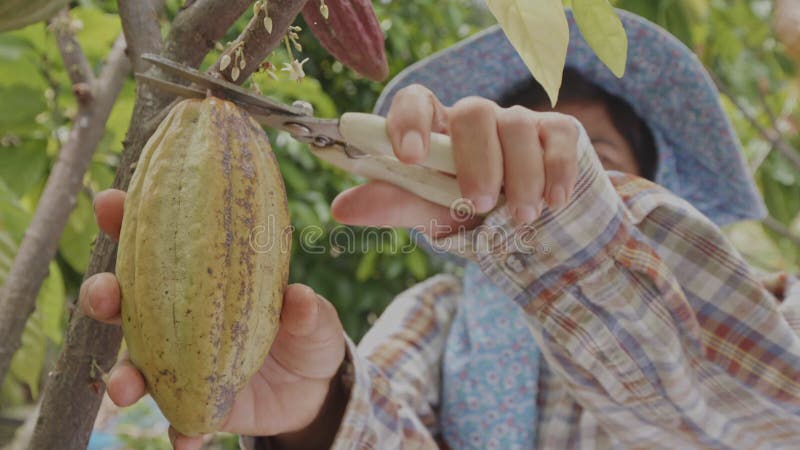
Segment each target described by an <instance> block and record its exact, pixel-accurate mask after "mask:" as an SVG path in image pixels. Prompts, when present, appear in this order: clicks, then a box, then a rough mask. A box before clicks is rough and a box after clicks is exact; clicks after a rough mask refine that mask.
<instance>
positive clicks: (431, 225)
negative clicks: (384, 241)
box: [331, 181, 480, 237]
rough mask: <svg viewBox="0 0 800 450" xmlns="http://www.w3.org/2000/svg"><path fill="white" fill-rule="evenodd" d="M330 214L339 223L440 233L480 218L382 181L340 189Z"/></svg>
mask: <svg viewBox="0 0 800 450" xmlns="http://www.w3.org/2000/svg"><path fill="white" fill-rule="evenodd" d="M331 213H332V214H333V217H334V218H335V219H336V220H337V221H338V222H341V223H344V224H348V225H358V226H371V227H387V226H389V227H402V228H414V229H417V230H419V231H422V232H423V233H425V234H427V235H429V236H433V237H442V236H447V235H450V234H453V233H454V232H457V231H458V230H459V229H460V228H463V229H471V228H474V227H476V226H478V224H479V223H480V218H469V217H464V216H463V215H461V214H460V213H458V212H456V211H451V210H450V209H448V208H445V207H443V206H439V205H437V204H435V203H432V202H429V201H427V200H425V199H423V198H420V197H417V196H416V195H414V194H412V193H411V192H408V191H406V190H404V189H402V188H399V187H397V186H394V185H392V184H389V183H385V182H382V181H371V182H369V183H367V184H363V185H360V186H356V187H354V188H350V189H348V190H346V191H344V192H342V193H340V194H339V195H338V196H337V197H336V198H335V199H334V200H333V203H332V204H331Z"/></svg>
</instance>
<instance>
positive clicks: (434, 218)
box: [80, 13, 800, 449]
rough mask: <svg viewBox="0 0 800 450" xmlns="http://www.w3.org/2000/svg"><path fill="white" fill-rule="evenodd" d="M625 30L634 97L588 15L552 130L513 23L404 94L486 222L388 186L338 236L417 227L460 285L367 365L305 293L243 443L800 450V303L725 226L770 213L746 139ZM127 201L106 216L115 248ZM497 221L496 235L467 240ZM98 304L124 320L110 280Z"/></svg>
mask: <svg viewBox="0 0 800 450" xmlns="http://www.w3.org/2000/svg"><path fill="white" fill-rule="evenodd" d="M620 15H621V18H622V21H623V24H624V27H625V29H626V30H627V33H628V39H629V45H630V48H629V54H628V66H627V69H626V74H625V76H624V77H623V78H622V79H617V78H615V77H614V76H613V75H612V74H611V72H610V71H609V70H608V69H606V68H605V67H604V66H603V65H602V64H601V63H600V62H599V61H598V60H597V59H596V57H595V56H594V55H593V53H592V52H591V51H590V49H589V48H588V46H587V44H586V43H585V42H584V41H583V40H582V38H581V37H580V35H579V33H578V32H577V29H576V28H575V26H574V23H572V19H571V18H570V21H571V23H570V27H571V30H570V31H571V42H570V47H569V53H568V58H567V71H566V75H565V81H564V86H563V88H562V92H561V100H560V101H559V103H558V106H557V107H556V109H555V112H552V111H542V112H534V111H532V110H531V109H530V108H535V109H548V108H547V106H546V105H547V102H546V101H545V100H544V95H543V94H542V92H541V89H540V88H539V87H538V86H537V85H536V84H535V83H534V82H532V80H531V78H530V75H529V72H528V70H527V68H526V67H525V66H524V65H523V63H522V62H521V61H520V60H519V58H518V57H517V55H516V53H515V52H514V50H513V49H512V48H511V46H510V45H509V43H508V42H507V41H506V39H505V37H504V36H503V34H502V32H501V31H500V30H498V29H497V28H494V29H490V30H487V31H486V32H483V33H481V34H479V35H477V36H474V37H472V38H469V39H468V40H467V41H465V42H463V43H461V44H459V45H457V46H455V47H453V48H451V49H448V50H446V51H444V52H442V53H439V54H436V55H434V56H432V57H431V58H429V59H427V60H425V61H423V62H420V63H418V64H416V65H414V66H412V67H410V68H409V69H408V70H406V71H405V72H404V73H402V74H401V75H400V76H398V77H397V78H396V79H395V80H394V81H393V82H392V83H391V84H390V85H389V87H388V88H387V89H386V91H385V93H384V95H383V96H382V97H381V99H380V101H379V104H378V106H377V111H378V112H380V113H382V114H386V115H387V116H388V122H389V125H388V127H389V134H390V137H391V139H392V141H393V144H394V149H395V153H396V155H397V156H398V158H400V159H401V160H403V161H405V162H408V163H414V162H419V161H421V160H423V158H424V157H425V154H426V151H427V141H428V136H429V133H430V132H431V131H437V132H446V133H448V134H450V136H451V137H452V141H453V151H454V157H455V162H456V167H457V169H458V182H459V185H460V187H461V191H462V193H463V195H464V196H465V198H467V199H469V200H471V201H472V203H473V204H474V205H475V208H476V210H477V213H479V214H484V213H487V212H490V211H491V212H490V213H489V214H488V215H487V216H486V217H485V219H483V220H481V219H478V218H474V219H469V220H466V221H464V220H463V218H461V217H459V216H457V215H451V214H450V211H448V210H447V208H441V207H438V206H436V205H434V204H432V203H428V202H427V201H425V200H422V199H420V198H417V197H415V196H413V195H412V194H410V193H407V192H405V191H402V190H400V189H399V188H395V187H393V186H391V185H388V184H384V183H378V182H372V183H367V184H366V185H363V186H359V187H356V188H353V189H351V190H348V191H346V192H343V193H342V194H341V195H339V197H338V198H337V199H336V200H335V201H334V203H333V205H332V209H333V213H334V215H335V217H336V218H337V219H338V220H339V221H341V222H344V223H349V224H356V225H380V226H385V225H391V226H398V227H414V228H415V229H417V230H420V231H423V232H424V233H425V234H426V237H425V238H423V240H425V241H426V242H428V243H426V244H425V245H426V246H429V249H430V250H431V251H434V252H443V251H445V250H447V249H449V252H450V253H448V255H449V257H451V258H454V259H455V260H457V261H460V262H461V263H463V264H464V275H463V276H462V277H456V276H453V275H438V276H435V277H433V278H431V279H429V280H427V281H425V282H422V283H420V284H419V285H417V286H415V287H413V288H411V289H410V290H408V291H407V292H405V293H403V294H401V295H399V296H398V297H397V298H396V299H395V300H394V301H393V302H392V304H391V305H390V306H389V307H388V308H387V310H386V311H385V312H384V314H383V315H382V317H381V318H380V319H379V320H378V321H377V323H376V324H375V325H374V327H373V328H372V330H371V331H370V332H369V334H368V335H367V336H366V337H365V338H364V339H363V340H362V342H361V343H360V345H359V346H358V347H356V346H354V345H353V343H352V342H351V341H350V340H349V339H348V338H347V337H346V336H345V335H344V333H343V331H342V326H341V323H340V321H339V319H338V317H337V314H336V311H335V309H334V308H333V306H332V305H331V304H330V303H329V302H328V301H327V300H325V299H322V298H321V297H319V296H318V295H316V294H315V293H314V292H313V291H312V290H311V289H310V288H308V287H305V286H302V285H292V286H290V287H289V288H288V289H287V291H286V294H285V298H284V309H283V313H282V317H281V325H280V328H279V331H278V335H277V338H276V340H275V343H274V344H273V346H272V349H271V351H270V354H269V356H268V357H267V359H266V361H265V362H264V367H263V369H262V370H261V371H260V372H259V373H258V374H257V375H256V376H255V377H254V378H253V380H252V382H251V383H250V384H249V385H248V386H247V387H246V388H245V389H244V390H243V391H242V392H241V393H240V394H239V395H238V396H237V399H236V402H235V405H234V408H233V412H232V413H231V416H230V418H229V419H228V421H227V423H226V425H225V429H226V430H228V431H231V432H234V433H238V434H241V435H244V436H262V437H259V438H250V437H245V438H243V439H242V444H243V447H244V448H248V449H256V448H273V449H279V448H280V449H294V448H298V449H312V448H327V447H330V446H332V445H333V446H335V447H336V448H370V449H390V448H436V447H437V446H449V447H450V448H453V449H464V448H475V449H484V448H497V449H515V448H539V449H545V448H546V449H564V448H648V449H656V448H663V449H675V448H700V447H702V448H742V449H754V448H767V447H768V448H786V449H789V448H798V446H799V445H800V337H798V331H800V296H797V295H795V296H793V297H792V296H787V297H786V298H785V299H783V300H782V299H781V298H778V296H776V295H773V293H771V292H770V291H769V290H767V289H766V288H765V287H764V286H763V285H762V284H761V283H760V282H759V281H758V280H757V278H756V276H755V274H754V272H753V270H752V269H751V268H749V267H748V266H747V264H746V263H745V262H744V261H743V260H742V259H741V257H740V256H739V255H738V254H737V253H736V251H735V250H734V249H733V248H732V247H731V245H730V244H729V243H728V242H727V241H726V239H725V237H724V236H723V234H722V233H721V232H720V231H719V229H718V226H721V225H725V224H729V223H732V222H736V221H740V220H746V219H758V218H760V217H762V215H763V214H764V209H763V206H762V203H761V201H760V200H759V197H758V195H757V191H756V189H755V187H754V186H753V183H752V181H751V179H750V178H749V176H748V174H747V170H746V168H745V165H744V163H743V160H742V156H741V154H740V150H739V146H738V142H737V139H736V136H735V135H734V132H733V130H732V129H731V126H730V123H729V122H728V120H727V119H726V117H725V115H724V113H723V111H722V109H721V108H720V104H719V98H718V95H717V93H716V91H715V89H714V87H713V85H712V84H711V82H710V80H709V77H708V75H707V74H706V72H705V71H704V69H703V68H702V66H701V64H700V63H699V62H698V61H697V59H696V58H695V57H694V56H693V55H692V53H691V52H690V51H689V50H688V49H687V48H685V47H684V46H683V45H681V44H680V43H679V42H678V41H677V40H675V39H674V38H673V37H671V36H670V35H668V34H667V33H666V32H664V31H663V30H661V29H659V28H658V27H656V26H655V25H653V24H651V23H649V22H646V21H644V20H643V19H641V18H638V17H636V16H633V15H631V14H628V13H620ZM498 103H499V104H498ZM515 104H516V105H520V106H512V105H515ZM445 105H447V106H445ZM575 119H577V120H575ZM604 169H605V170H604ZM647 179H651V180H653V182H651V181H648V180H647ZM656 183H657V184H656ZM501 186H502V190H503V194H504V197H505V200H506V203H505V204H504V205H503V206H501V207H500V208H498V209H494V207H495V206H496V203H497V202H498V198H499V194H500V191H501ZM124 196H125V194H124V193H122V192H120V191H105V192H103V193H101V194H99V195H98V196H97V199H96V201H95V211H96V215H97V221H98V224H99V225H100V227H101V229H102V230H104V231H105V232H106V233H109V234H110V235H112V236H114V237H116V236H118V235H119V229H120V222H121V217H122V210H123V202H124ZM476 217H480V216H476ZM481 222H482V224H483V225H482V227H484V228H486V227H489V228H491V229H493V230H495V231H497V232H499V234H497V235H499V236H501V238H500V240H499V241H493V242H492V243H493V244H494V245H491V246H479V245H477V246H463V245H458V244H459V243H463V242H465V240H468V239H470V238H471V236H474V235H475V234H476V233H475V232H474V230H472V231H470V230H468V228H473V227H475V226H477V225H478V223H481ZM431 224H436V226H435V227H434V226H432V225H431ZM443 225H445V226H443ZM447 226H450V228H449V229H448V227H447ZM531 231H533V232H534V233H533V234H531ZM523 232H524V233H528V238H530V237H531V236H532V237H533V238H532V239H527V240H525V242H527V243H528V245H527V246H523V247H519V246H511V245H510V243H511V242H512V241H514V242H516V241H519V240H518V239H516V238H519V237H520V236H519V234H520V233H523ZM464 249H472V250H464ZM776 291H777V289H776ZM80 303H81V307H82V308H83V310H84V311H85V312H86V313H87V314H89V315H90V316H92V317H94V318H96V319H98V320H102V321H105V322H110V323H119V287H118V285H117V282H116V280H115V278H114V276H113V275H112V274H99V275H95V276H93V277H92V278H90V279H89V280H88V281H87V282H86V283H84V286H83V288H82V290H81V296H80ZM108 392H109V395H110V397H111V398H112V399H113V400H114V401H115V402H116V403H117V404H119V405H123V406H124V405H130V404H132V403H134V402H136V401H137V400H138V399H139V398H140V397H142V396H143V395H144V394H145V385H144V381H143V379H142V376H141V374H140V373H139V372H138V371H137V370H136V369H135V368H134V367H133V366H132V365H131V363H130V362H129V361H127V360H125V359H124V358H123V360H121V361H120V362H119V363H118V364H117V366H116V367H115V369H114V370H113V371H112V373H111V375H110V381H109V383H108ZM173 442H174V445H175V446H176V447H177V448H184V449H188V448H198V447H199V445H200V441H199V438H187V437H184V436H179V437H177V438H175V437H174V441H173Z"/></svg>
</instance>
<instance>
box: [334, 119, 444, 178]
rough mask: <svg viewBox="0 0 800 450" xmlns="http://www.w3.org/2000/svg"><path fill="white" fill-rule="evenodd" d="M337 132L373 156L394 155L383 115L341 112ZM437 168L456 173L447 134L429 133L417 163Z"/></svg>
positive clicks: (441, 170) (440, 170)
mask: <svg viewBox="0 0 800 450" xmlns="http://www.w3.org/2000/svg"><path fill="white" fill-rule="evenodd" d="M339 132H340V133H342V137H344V138H345V139H346V140H347V142H349V143H350V144H351V145H353V146H354V147H356V148H358V149H359V150H361V151H363V152H365V153H369V154H371V155H375V156H390V157H394V149H393V148H392V143H391V141H389V135H388V134H387V132H386V119H385V118H383V117H381V116H376V115H374V114H364V113H345V114H343V115H342V117H341V118H340V119H339ZM420 165H422V166H425V167H429V168H431V169H434V170H438V171H439V172H444V173H448V174H450V175H455V174H456V165H455V162H453V146H452V144H451V142H450V136H447V135H445V134H439V133H431V139H430V150H429V152H428V158H427V159H426V160H425V161H424V162H422V164H420Z"/></svg>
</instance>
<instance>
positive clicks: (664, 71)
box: [375, 11, 766, 226]
mask: <svg viewBox="0 0 800 450" xmlns="http://www.w3.org/2000/svg"><path fill="white" fill-rule="evenodd" d="M618 13H619V16H620V19H621V21H622V24H623V27H624V28H625V31H626V33H627V36H628V58H627V65H626V69H625V75H624V76H623V77H622V78H617V77H616V76H615V75H614V74H613V73H612V72H611V71H610V70H609V69H608V68H607V67H606V66H605V65H604V64H603V63H602V62H601V61H600V60H599V59H598V58H597V56H596V55H595V54H594V52H593V51H592V50H591V48H590V47H589V45H588V44H587V43H586V41H585V40H584V39H583V37H582V35H581V34H580V31H579V30H578V28H577V26H576V24H575V21H574V19H573V17H572V14H571V12H570V11H567V18H568V22H569V27H570V43H569V50H568V52H567V61H566V65H567V67H571V68H573V69H575V70H576V71H578V72H579V73H580V74H582V75H583V76H584V77H585V78H586V79H588V80H590V81H591V82H593V83H594V84H596V85H598V86H599V87H601V88H602V89H604V90H605V91H607V92H608V93H610V94H612V95H615V96H617V97H620V98H622V99H623V100H625V101H626V102H627V103H628V104H629V105H630V106H631V107H632V108H633V109H634V111H635V112H636V113H637V114H638V115H639V116H640V117H641V118H642V119H643V120H644V121H645V122H646V123H647V125H648V126H649V127H650V130H651V131H652V133H653V137H654V140H655V142H656V150H657V152H658V170H657V174H656V180H655V181H656V182H657V183H659V184H660V185H662V186H664V187H666V188H667V189H669V190H671V191H672V192H674V193H675V194H677V195H678V196H680V197H682V198H684V199H685V200H687V201H688V202H689V203H691V204H692V205H693V206H694V207H695V208H697V209H698V210H699V211H700V212H702V213H703V214H704V215H706V216H707V217H708V218H710V219H711V220H712V221H714V222H715V223H716V224H717V225H720V226H722V225H727V224H729V223H733V222H737V221H741V220H748V219H762V218H763V217H764V216H765V214H766V209H765V208H764V205H763V202H762V200H761V197H760V195H759V194H758V190H757V189H756V187H755V184H754V183H753V180H752V178H751V176H750V174H749V171H748V170H747V167H746V164H745V161H744V158H743V155H742V152H741V148H740V144H739V140H738V138H737V136H736V133H735V132H734V130H733V127H732V125H731V123H730V121H729V120H728V118H727V116H726V115H725V112H724V110H723V109H722V106H721V104H720V98H719V94H718V92H717V89H716V87H715V85H714V84H713V82H712V81H711V78H710V77H709V75H708V73H707V72H706V70H705V68H704V67H703V65H702V64H701V63H700V61H699V60H698V59H697V57H696V56H695V55H694V54H693V53H692V52H691V50H689V49H688V48H687V47H686V46H685V45H683V44H682V43H681V42H680V41H679V40H677V39H676V38H675V37H674V36H672V35H671V34H669V33H668V32H666V31H665V30H663V29H662V28H660V27H659V26H657V25H655V24H653V23H651V22H649V21H647V20H645V19H643V18H641V17H639V16H637V15H634V14H631V13H628V12H625V11H618ZM530 78H531V74H530V71H529V70H528V68H527V67H526V66H525V64H524V62H523V61H522V59H521V58H520V57H519V55H518V54H517V52H516V51H515V50H514V48H513V47H512V45H511V43H510V42H509V41H508V39H507V38H506V36H505V34H504V33H503V31H502V29H501V28H500V27H498V26H494V27H491V28H489V29H487V30H484V31H482V32H480V33H477V34H475V35H473V36H471V37H469V38H467V39H465V40H464V41H461V42H460V43H458V44H456V45H454V46H452V47H450V48H447V49H445V50H443V51H441V52H439V53H436V54H434V55H432V56H430V57H428V58H426V59H424V60H422V61H419V62H417V63H416V64H414V65H412V66H410V67H408V68H407V69H405V70H404V71H402V72H401V73H400V74H398V75H397V76H396V77H395V78H394V79H393V80H392V81H391V82H390V83H389V84H388V85H387V87H386V88H385V89H384V91H383V92H382V94H381V96H380V98H379V99H378V102H377V104H376V106H375V113H377V114H380V115H386V113H387V112H388V109H389V106H390V105H391V100H392V98H393V97H394V95H395V94H397V92H398V91H399V90H401V89H402V88H404V87H406V86H409V85H411V84H421V85H423V86H425V87H427V88H428V89H430V90H431V91H432V92H433V93H434V94H435V95H436V96H437V98H439V100H440V101H441V102H442V103H443V104H445V105H448V106H449V105H453V104H454V103H455V102H457V101H458V100H459V99H462V98H464V97H468V96H480V97H484V98H488V99H491V100H494V101H497V100H498V99H500V98H501V97H502V96H503V95H504V94H505V93H507V92H508V91H509V90H511V89H513V88H514V87H516V86H518V85H519V83H522V82H525V81H526V80H529V79H530Z"/></svg>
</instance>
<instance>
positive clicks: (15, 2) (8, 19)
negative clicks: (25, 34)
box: [0, 0, 67, 31]
mask: <svg viewBox="0 0 800 450" xmlns="http://www.w3.org/2000/svg"><path fill="white" fill-rule="evenodd" d="M66 4H67V0H3V1H2V2H0V31H9V30H16V29H18V28H22V27H25V26H27V25H30V24H32V23H36V22H41V21H42V20H47V19H49V18H51V17H53V16H54V15H55V14H56V13H57V12H58V10H60V9H61V8H63V7H64V5H66Z"/></svg>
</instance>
